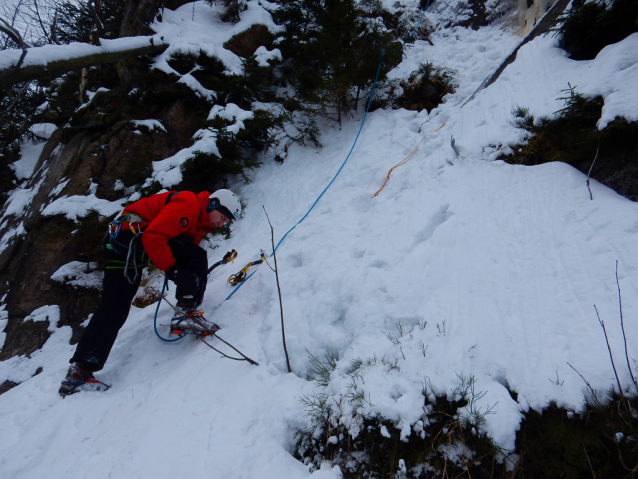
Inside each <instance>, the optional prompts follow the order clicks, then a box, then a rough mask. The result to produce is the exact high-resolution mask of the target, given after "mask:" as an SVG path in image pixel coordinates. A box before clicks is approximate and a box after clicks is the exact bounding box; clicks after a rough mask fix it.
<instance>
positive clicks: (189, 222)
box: [123, 191, 213, 271]
mask: <svg viewBox="0 0 638 479" xmlns="http://www.w3.org/2000/svg"><path fill="white" fill-rule="evenodd" d="M171 193H175V192H174V191H171V192H168V193H159V194H156V195H151V196H148V197H146V198H142V199H141V200H139V201H136V202H135V203H133V204H131V205H129V206H127V207H126V208H125V209H124V211H123V214H127V213H132V214H136V215H139V216H141V217H142V218H144V220H145V221H146V223H142V226H143V227H144V226H146V228H145V229H144V233H143V234H142V244H143V245H144V250H145V251H146V253H147V254H148V256H149V258H150V259H151V261H152V262H153V264H154V265H155V266H156V267H157V268H159V269H161V270H162V271H168V270H169V269H171V268H172V267H173V266H174V265H175V258H174V257H173V253H172V252H171V249H170V248H169V247H168V244H167V242H168V240H169V239H171V238H175V237H176V236H179V235H181V234H186V235H188V236H190V237H191V238H190V239H191V240H192V241H193V243H195V244H197V245H198V244H199V242H200V241H201V240H202V236H204V233H210V232H212V231H213V227H212V225H211V223H210V218H209V217H208V212H207V211H206V208H207V207H208V197H209V196H210V193H209V192H207V191H202V192H201V193H198V194H197V195H196V194H195V193H193V192H191V191H180V192H179V193H177V194H175V195H173V197H172V198H171V200H170V202H169V203H168V204H166V200H167V198H168V195H169V194H171Z"/></svg>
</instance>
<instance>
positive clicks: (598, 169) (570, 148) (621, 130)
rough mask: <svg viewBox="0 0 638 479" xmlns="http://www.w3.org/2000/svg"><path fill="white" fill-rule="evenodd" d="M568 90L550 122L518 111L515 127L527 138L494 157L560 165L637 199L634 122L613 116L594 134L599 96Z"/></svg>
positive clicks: (636, 129) (637, 128)
mask: <svg viewBox="0 0 638 479" xmlns="http://www.w3.org/2000/svg"><path fill="white" fill-rule="evenodd" d="M567 91H568V92H569V94H568V96H566V97H565V98H563V100H564V101H565V107H564V108H563V109H562V110H560V111H558V112H557V116H556V117H555V118H540V119H535V118H533V117H532V116H531V115H530V114H529V111H528V110H526V109H525V108H521V107H519V108H517V109H516V110H515V111H514V112H513V114H514V117H515V119H514V123H515V125H516V126H518V127H519V128H522V129H524V130H525V131H527V132H528V137H527V140H526V142H525V143H521V144H518V145H514V146H512V153H509V154H506V155H502V156H501V157H500V158H499V159H501V160H504V161H506V162H508V163H511V164H519V165H527V166H532V165H540V164H542V163H548V162H550V161H562V162H564V163H567V164H569V165H571V166H573V167H575V168H577V169H579V170H580V171H582V172H583V173H585V174H590V176H591V178H594V179H596V180H598V181H600V182H601V183H603V184H605V185H607V186H609V187H610V188H612V189H614V190H615V191H617V192H618V193H619V194H621V195H623V196H626V197H627V198H629V199H631V200H633V201H637V200H638V122H629V121H627V120H626V119H624V118H616V119H615V120H614V121H612V122H610V123H609V124H608V125H607V127H606V128H604V129H603V130H599V129H598V128H597V126H596V123H597V122H598V120H599V119H600V116H601V111H602V107H603V104H604V101H603V98H602V97H600V96H598V97H594V98H586V97H584V96H582V95H580V94H578V93H575V92H574V91H573V89H570V90H567Z"/></svg>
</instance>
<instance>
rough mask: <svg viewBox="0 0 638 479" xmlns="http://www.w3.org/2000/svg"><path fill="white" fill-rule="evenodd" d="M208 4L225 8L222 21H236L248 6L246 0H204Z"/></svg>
mask: <svg viewBox="0 0 638 479" xmlns="http://www.w3.org/2000/svg"><path fill="white" fill-rule="evenodd" d="M205 1H206V3H208V4H209V5H222V6H223V7H224V8H225V9H226V10H225V11H224V14H223V15H222V21H223V22H230V23H237V22H239V20H241V17H240V14H241V12H243V11H244V10H246V9H247V8H248V7H247V6H246V0H205Z"/></svg>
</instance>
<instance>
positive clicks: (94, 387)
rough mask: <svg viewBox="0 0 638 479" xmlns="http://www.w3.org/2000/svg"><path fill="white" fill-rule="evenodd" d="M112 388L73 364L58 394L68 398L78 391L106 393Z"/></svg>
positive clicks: (89, 372)
mask: <svg viewBox="0 0 638 479" xmlns="http://www.w3.org/2000/svg"><path fill="white" fill-rule="evenodd" d="M109 387H110V386H109V385H107V384H104V383H103V382H102V381H98V380H97V379H95V378H94V377H93V373H92V372H91V371H87V370H86V369H82V367H81V366H80V365H78V364H77V363H73V364H71V366H69V370H68V371H67V373H66V377H65V378H64V381H62V384H61V385H60V389H59V390H58V392H59V393H60V396H62V397H66V396H69V395H71V394H73V393H76V392H78V391H106V390H107V389H108V388H109Z"/></svg>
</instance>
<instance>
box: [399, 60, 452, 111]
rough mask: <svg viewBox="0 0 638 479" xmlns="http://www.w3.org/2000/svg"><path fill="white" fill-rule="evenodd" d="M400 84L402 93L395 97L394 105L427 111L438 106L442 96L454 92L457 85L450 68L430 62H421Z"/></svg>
mask: <svg viewBox="0 0 638 479" xmlns="http://www.w3.org/2000/svg"><path fill="white" fill-rule="evenodd" d="M400 84H401V87H402V88H403V93H402V94H401V96H399V97H398V98H397V99H396V101H395V105H396V107H397V108H405V109H406V110H414V111H421V110H427V111H428V112H430V111H432V110H433V109H434V108H436V107H437V106H439V105H440V104H441V103H442V102H443V97H444V96H445V95H447V94H448V93H454V91H455V90H456V87H457V84H456V81H455V80H454V72H453V71H452V70H449V69H447V68H442V67H437V66H435V65H433V64H432V63H430V62H428V63H422V64H421V66H420V67H419V68H418V69H417V70H415V71H413V72H412V73H411V74H410V76H409V77H408V79H407V80H402V81H401V83H400Z"/></svg>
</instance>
